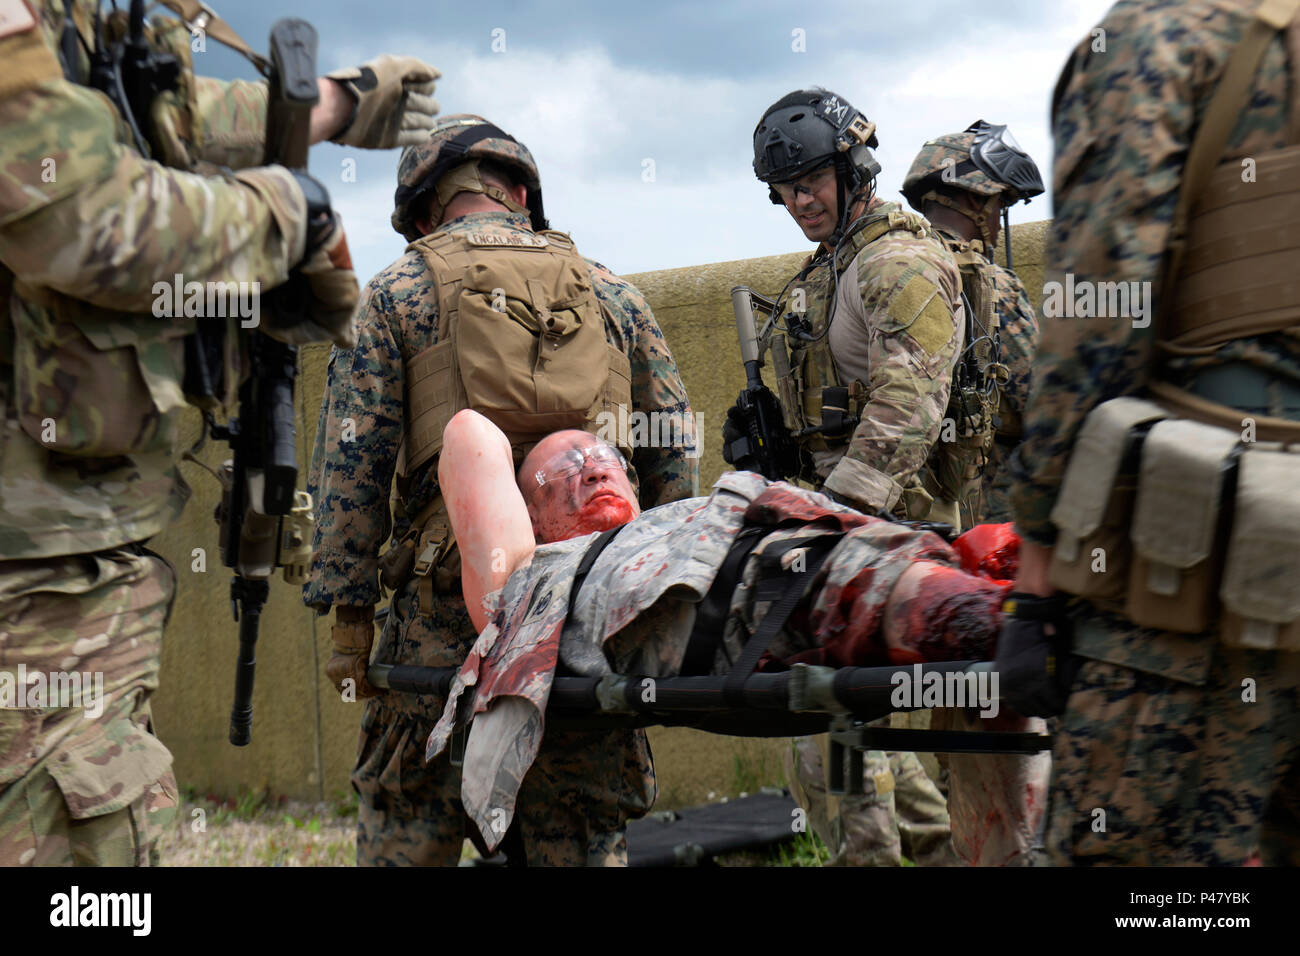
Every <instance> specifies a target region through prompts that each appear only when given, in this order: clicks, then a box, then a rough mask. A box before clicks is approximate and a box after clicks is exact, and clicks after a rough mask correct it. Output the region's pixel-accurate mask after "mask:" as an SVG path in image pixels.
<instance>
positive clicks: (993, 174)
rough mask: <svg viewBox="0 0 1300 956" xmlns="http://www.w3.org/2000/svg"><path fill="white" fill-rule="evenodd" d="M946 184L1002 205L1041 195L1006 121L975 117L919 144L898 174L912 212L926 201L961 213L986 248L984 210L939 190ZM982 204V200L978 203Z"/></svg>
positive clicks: (1038, 182) (1029, 162)
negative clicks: (909, 162)
mask: <svg viewBox="0 0 1300 956" xmlns="http://www.w3.org/2000/svg"><path fill="white" fill-rule="evenodd" d="M951 189H962V190H965V191H966V192H971V193H975V194H976V195H978V196H984V197H988V198H991V197H993V196H1002V198H1003V204H1002V206H1003V209H1004V210H1005V209H1006V208H1007V207H1008V206H1012V205H1014V204H1015V203H1017V202H1020V201H1021V200H1022V199H1023V200H1024V201H1025V202H1029V200H1030V199H1032V198H1033V197H1034V196H1038V195H1040V194H1041V193H1042V192H1043V179H1042V176H1041V175H1040V174H1039V172H1038V167H1037V166H1036V165H1034V161H1033V160H1032V159H1030V158H1029V155H1028V154H1027V153H1026V152H1025V151H1024V150H1022V149H1021V148H1020V145H1019V144H1018V143H1017V142H1016V140H1015V137H1013V136H1012V135H1011V131H1010V130H1008V129H1007V128H1006V126H994V125H992V124H990V123H986V122H984V121H983V120H976V121H975V122H974V123H972V124H971V125H970V126H968V127H966V129H965V130H964V131H962V132H960V133H950V134H948V135H947V136H940V137H938V138H936V139H932V140H930V141H929V142H927V143H926V144H925V145H924V146H922V147H921V151H920V152H919V153H918V154H917V156H916V159H914V160H912V166H911V168H910V169H909V170H908V171H907V176H906V177H905V178H904V179H903V189H902V193H903V196H904V198H905V199H907V202H908V205H910V206H911V207H912V208H913V209H915V210H916V211H917V212H921V211H922V209H921V207H922V206H923V205H924V203H925V202H926V200H931V201H934V202H937V203H940V204H941V205H944V206H947V207H949V208H950V209H953V210H955V211H957V212H959V213H961V214H962V215H963V216H965V217H966V218H968V219H970V220H972V221H973V222H974V223H975V224H976V225H977V226H979V229H980V232H981V233H982V234H983V235H984V238H985V242H986V243H988V245H989V246H990V248H991V246H992V243H989V242H988V240H989V238H990V237H991V235H992V233H991V231H990V230H989V228H988V222H987V213H985V212H979V213H976V212H973V211H972V210H970V209H969V208H967V207H965V206H962V205H960V204H958V203H956V202H954V201H953V200H952V199H950V198H948V197H947V196H945V195H944V194H943V191H944V190H951ZM986 206H987V199H986V201H985V202H984V203H982V204H981V208H984V207H986Z"/></svg>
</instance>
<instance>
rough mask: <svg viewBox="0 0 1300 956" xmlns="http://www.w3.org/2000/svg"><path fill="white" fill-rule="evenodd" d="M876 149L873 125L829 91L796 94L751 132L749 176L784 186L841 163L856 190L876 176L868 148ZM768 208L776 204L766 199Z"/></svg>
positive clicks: (782, 100)
mask: <svg viewBox="0 0 1300 956" xmlns="http://www.w3.org/2000/svg"><path fill="white" fill-rule="evenodd" d="M877 145H879V142H878V140H877V139H876V124H875V123H873V122H871V121H870V120H869V119H867V118H866V117H865V116H863V115H862V114H861V113H860V112H858V111H857V110H856V109H854V108H853V105H852V104H851V103H849V101H848V100H846V99H844V98H843V97H840V96H837V95H836V94H834V93H832V92H830V91H829V90H823V89H811V90H796V91H795V92H793V93H788V94H786V95H785V96H783V97H781V98H780V99H779V100H777V101H776V102H775V103H773V104H772V105H771V106H769V107H768V108H767V112H765V113H764V114H763V118H762V119H761V120H759V121H758V126H757V127H755V129H754V175H756V176H757V177H758V178H759V179H760V180H762V181H763V182H765V183H768V184H771V183H788V182H790V181H792V180H795V179H798V178H799V177H801V176H803V175H805V174H807V173H810V172H812V171H813V170H815V169H818V168H820V167H822V166H825V165H826V164H827V163H829V162H831V161H833V160H836V159H842V160H843V162H842V164H837V165H841V166H842V171H843V172H845V173H848V174H849V176H850V177H851V180H852V181H851V182H849V183H848V184H847V185H849V186H850V187H851V188H852V189H854V190H856V189H858V188H861V187H862V186H865V185H867V184H868V183H869V182H870V181H871V180H872V179H874V178H875V177H876V175H877V174H878V173H879V172H880V166H879V164H878V163H877V162H876V160H875V157H873V156H872V155H871V150H870V149H868V147H870V146H877ZM772 202H774V203H780V202H781V200H780V199H779V198H778V197H777V196H776V193H775V192H773V193H772Z"/></svg>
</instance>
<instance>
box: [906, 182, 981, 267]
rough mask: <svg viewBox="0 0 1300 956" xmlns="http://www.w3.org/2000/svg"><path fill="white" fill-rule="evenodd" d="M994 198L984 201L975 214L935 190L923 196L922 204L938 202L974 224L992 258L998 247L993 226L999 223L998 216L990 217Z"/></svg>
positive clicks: (968, 208)
mask: <svg viewBox="0 0 1300 956" xmlns="http://www.w3.org/2000/svg"><path fill="white" fill-rule="evenodd" d="M994 198H995V197H993V196H990V197H988V198H987V199H986V200H984V202H983V203H981V204H980V207H979V212H974V211H973V210H972V209H971V208H970V207H969V206H966V205H962V204H961V203H958V202H956V201H955V200H952V199H949V198H948V197H947V196H945V195H943V193H941V192H939V191H938V190H934V189H932V190H930V192H928V193H926V194H925V195H924V196H922V197H921V202H922V203H925V202H936V203H938V204H939V205H940V206H947V207H948V208H949V209H951V210H952V211H953V212H955V213H958V214H959V215H962V216H965V217H966V218H967V219H969V220H970V221H971V222H973V223H974V224H975V227H976V228H977V229H979V232H980V238H981V239H983V240H984V248H985V249H986V250H987V252H988V255H990V256H991V255H992V254H993V248H994V246H995V245H996V243H995V242H994V241H993V225H995V224H996V223H997V221H998V219H997V216H990V215H989V204H990V203H991V202H992V201H993V199H994Z"/></svg>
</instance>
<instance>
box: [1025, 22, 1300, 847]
mask: <svg viewBox="0 0 1300 956" xmlns="http://www.w3.org/2000/svg"><path fill="white" fill-rule="evenodd" d="M1254 6H1255V4H1253V3H1251V2H1247V0H1214V2H1210V0H1189V2H1185V3H1170V2H1165V0H1141V2H1136V0H1134V2H1121V3H1118V4H1116V5H1115V6H1114V7H1113V8H1111V10H1110V12H1109V13H1108V14H1107V15H1106V17H1105V18H1104V19H1103V20H1102V22H1101V24H1100V26H1101V29H1102V30H1104V32H1105V44H1106V47H1105V52H1104V53H1103V52H1094V51H1093V49H1092V48H1093V45H1094V44H1095V43H1096V42H1097V41H1096V39H1095V38H1094V37H1093V36H1092V35H1090V36H1089V37H1088V38H1086V39H1084V40H1083V41H1082V42H1081V43H1080V44H1079V45H1078V47H1076V49H1075V50H1074V52H1073V54H1072V55H1071V57H1070V60H1069V61H1068V62H1067V64H1066V67H1065V69H1064V71H1063V73H1062V75H1061V78H1060V80H1059V82H1058V84H1057V91H1056V97H1055V102H1054V107H1053V134H1054V139H1055V154H1056V159H1055V166H1054V170H1053V177H1052V178H1053V182H1054V184H1055V195H1054V197H1053V208H1054V210H1055V218H1054V219H1053V220H1052V225H1051V230H1050V234H1049V240H1048V246H1047V270H1046V276H1045V278H1046V280H1047V281H1057V282H1060V281H1063V279H1064V276H1065V275H1066V274H1072V275H1073V276H1074V281H1075V283H1076V285H1077V284H1078V283H1080V282H1098V281H1131V282H1147V283H1151V288H1152V289H1154V290H1155V292H1156V299H1157V301H1159V300H1160V298H1161V295H1160V290H1159V281H1160V274H1161V267H1162V259H1163V257H1164V254H1165V248H1166V244H1167V242H1168V238H1169V230H1170V225H1171V223H1172V220H1173V217H1174V210H1175V207H1176V205H1177V200H1178V191H1179V187H1180V185H1181V178H1182V177H1181V175H1180V171H1181V169H1182V168H1183V164H1184V163H1185V161H1186V156H1187V151H1188V148H1189V145H1190V143H1191V141H1192V138H1193V136H1194V135H1195V133H1196V131H1197V129H1198V128H1199V123H1200V121H1201V118H1202V116H1203V115H1204V110H1205V108H1206V105H1207V103H1208V101H1209V99H1210V96H1211V91H1212V90H1213V88H1214V86H1215V84H1216V83H1217V82H1218V81H1219V79H1220V78H1221V76H1222V74H1223V69H1224V65H1225V63H1226V61H1227V58H1228V56H1229V54H1230V52H1231V51H1232V49H1233V48H1234V47H1235V45H1236V44H1237V42H1238V41H1239V40H1240V38H1241V36H1242V33H1243V30H1244V28H1245V26H1246V25H1247V24H1248V22H1249V20H1250V17H1251V15H1252V12H1253V9H1254ZM1291 31H1292V32H1291V35H1290V37H1289V38H1288V37H1284V36H1281V35H1279V36H1277V37H1276V38H1275V39H1274V40H1273V41H1272V42H1271V43H1270V45H1269V48H1268V49H1267V50H1266V52H1265V54H1264V57H1263V59H1262V61H1261V64H1260V67H1259V70H1258V72H1257V73H1256V74H1255V79H1254V85H1253V92H1252V94H1251V99H1250V106H1249V108H1248V109H1247V110H1245V111H1244V112H1242V114H1241V116H1240V118H1239V119H1238V121H1237V123H1236V126H1235V128H1234V130H1233V132H1232V134H1231V135H1230V137H1229V139H1228V147H1227V149H1226V152H1225V155H1224V161H1225V162H1228V163H1236V162H1238V161H1239V160H1241V159H1242V158H1243V157H1248V156H1251V155H1257V154H1260V153H1263V152H1265V151H1268V150H1271V149H1276V148H1279V147H1282V146H1285V145H1287V144H1288V142H1289V139H1288V129H1292V128H1294V127H1293V126H1292V125H1291V122H1290V117H1291V116H1292V115H1293V114H1294V110H1295V103H1294V102H1289V100H1288V88H1289V87H1290V85H1291V77H1292V76H1293V74H1294V64H1288V45H1289V49H1290V50H1292V51H1294V50H1295V49H1297V48H1300V46H1298V45H1297V35H1296V32H1295V31H1296V26H1295V25H1294V24H1293V25H1292V27H1291ZM1189 42H1194V46H1195V49H1196V56H1195V57H1192V58H1189V57H1188V56H1187V55H1186V53H1187V50H1188V49H1189V46H1188V44H1189ZM1293 95H1294V94H1293ZM1041 325H1042V330H1041V339H1040V344H1039V351H1038V354H1037V356H1036V358H1035V361H1034V365H1033V383H1032V386H1031V391H1030V402H1029V409H1028V413H1027V416H1026V421H1025V441H1024V444H1023V445H1022V446H1021V448H1020V450H1019V451H1018V452H1017V454H1016V455H1015V456H1014V457H1013V469H1014V474H1015V485H1014V487H1013V491H1012V507H1013V511H1014V513H1015V517H1016V527H1017V530H1018V531H1020V533H1021V534H1023V535H1024V536H1025V537H1027V538H1028V539H1029V540H1031V541H1034V542H1036V543H1038V544H1040V545H1043V546H1045V547H1050V546H1051V545H1052V544H1053V543H1054V540H1055V531H1056V529H1055V526H1054V525H1053V524H1052V522H1051V519H1050V514H1051V510H1052V507H1053V505H1054V504H1055V502H1056V498H1057V496H1058V494H1059V490H1060V483H1061V479H1062V476H1063V474H1064V470H1065V466H1066V463H1067V461H1068V459H1069V454H1070V451H1071V448H1072V447H1073V445H1074V443H1075V439H1076V437H1077V435H1078V431H1079V428H1080V426H1081V424H1082V422H1083V419H1084V418H1085V417H1086V416H1087V414H1088V413H1089V412H1090V411H1091V410H1092V409H1093V408H1095V407H1096V406H1097V405H1098V404H1100V403H1102V402H1104V401H1107V400H1108V399H1111V398H1115V397H1118V396H1121V395H1135V394H1140V393H1141V390H1142V389H1143V387H1144V386H1145V385H1146V384H1147V382H1148V381H1149V377H1150V371H1151V368H1152V361H1153V355H1152V340H1153V338H1154V331H1155V328H1154V326H1155V324H1154V322H1153V323H1152V324H1151V326H1149V327H1147V328H1136V327H1134V324H1133V322H1132V321H1131V320H1129V319H1124V318H1120V319H1116V318H1091V319H1089V318H1055V317H1051V316H1048V315H1046V314H1044V315H1043V317H1042V322H1041ZM1237 358H1242V359H1244V360H1246V361H1248V362H1250V363H1251V364H1253V365H1256V366H1257V367H1260V368H1264V369H1268V370H1271V371H1273V372H1274V373H1275V374H1277V375H1279V376H1281V377H1283V378H1290V379H1292V380H1293V381H1300V340H1297V339H1296V338H1295V337H1294V336H1292V335H1288V334H1286V333H1277V334H1272V335H1267V336H1261V337H1258V338H1254V339H1246V340H1240V341H1237V342H1233V343H1230V344H1228V345H1225V346H1223V347H1222V348H1220V349H1218V350H1217V351H1216V352H1215V353H1214V354H1213V355H1209V356H1205V357H1201V358H1197V359H1194V360H1179V361H1178V362H1175V363H1174V365H1173V368H1172V373H1173V374H1174V375H1175V376H1181V375H1183V374H1186V373H1188V372H1189V371H1191V370H1193V369H1195V368H1197V367H1207V366H1217V365H1222V364H1225V363H1227V362H1229V361H1232V360H1235V359H1237ZM1073 616H1074V625H1075V631H1076V638H1075V652H1076V653H1078V654H1080V655H1082V656H1083V657H1085V658H1088V659H1089V661H1088V662H1085V664H1084V666H1083V668H1082V670H1081V671H1080V673H1079V675H1078V677H1077V678H1076V682H1075V684H1074V687H1073V693H1072V695H1071V696H1070V699H1069V703H1068V707H1067V710H1066V712H1065V714H1064V716H1063V717H1062V728H1061V731H1060V733H1059V734H1058V736H1057V741H1056V748H1055V751H1054V753H1053V781H1052V790H1051V794H1050V803H1051V818H1050V821H1049V833H1050V835H1051V839H1050V841H1049V842H1050V844H1051V846H1050V849H1051V850H1052V851H1053V859H1054V861H1055V862H1057V863H1070V862H1073V863H1091V862H1133V863H1148V862H1167V863H1179V864H1211V865H1238V864H1240V863H1242V862H1244V861H1245V860H1246V858H1247V856H1248V855H1249V853H1250V851H1251V849H1252V847H1253V846H1255V845H1258V846H1259V848H1260V850H1261V854H1262V856H1263V857H1264V858H1265V860H1266V861H1268V862H1274V863H1281V862H1287V863H1290V864H1292V865H1294V864H1296V863H1300V853H1298V852H1297V845H1298V843H1300V841H1298V840H1297V838H1296V834H1297V833H1298V832H1300V824H1298V822H1297V806H1300V783H1298V782H1297V780H1298V778H1297V766H1296V759H1297V758H1296V751H1295V746H1294V741H1295V740H1296V732H1297V731H1296V726H1295V692H1296V691H1295V687H1296V676H1295V675H1296V659H1295V655H1288V654H1285V653H1273V654H1266V653H1262V652H1255V653H1254V654H1253V655H1251V656H1249V657H1248V658H1243V657H1241V656H1240V654H1241V652H1230V651H1228V650H1226V649H1225V648H1223V647H1222V645H1221V644H1220V643H1219V642H1218V641H1217V639H1216V634H1215V633H1214V631H1213V630H1211V631H1210V632H1208V633H1206V634H1202V635H1183V634H1172V633H1167V632H1161V631H1154V630H1150V629H1146V628H1139V627H1136V626H1134V625H1133V624H1132V623H1131V622H1130V621H1128V620H1126V619H1125V618H1122V617H1118V616H1116V615H1112V614H1109V613H1106V612H1104V611H1102V610H1100V609H1098V608H1096V607H1094V606H1093V605H1091V604H1089V603H1087V602H1083V601H1079V602H1076V606H1075V609H1074V612H1073ZM1246 678H1250V679H1251V680H1252V681H1254V682H1255V686H1256V694H1257V701H1258V702H1256V703H1247V702H1244V701H1243V700H1242V693H1243V685H1242V681H1243V680H1245V679H1246ZM1282 741H1288V742H1289V743H1287V744H1282V743H1281V742H1282ZM1266 806H1267V808H1268V809H1267V810H1266ZM1097 809H1101V810H1104V811H1105V812H1106V820H1107V823H1106V830H1105V832H1097V833H1093V832H1092V830H1091V827H1092V822H1093V820H1094V819H1095V811H1096V810H1097ZM1266 814H1267V816H1266ZM1261 824H1262V827H1261ZM1085 831H1087V832H1085Z"/></svg>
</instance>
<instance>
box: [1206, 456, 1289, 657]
mask: <svg viewBox="0 0 1300 956" xmlns="http://www.w3.org/2000/svg"><path fill="white" fill-rule="evenodd" d="M1298 489H1300V453H1297V452H1286V451H1280V450H1266V449H1262V448H1257V449H1251V450H1250V451H1247V452H1246V453H1245V454H1243V455H1242V456H1241V460H1240V463H1239V465H1238V477H1237V495H1236V505H1235V510H1234V515H1233V522H1232V533H1231V536H1230V538H1229V541H1228V557H1227V561H1226V564H1225V567H1224V574H1223V584H1222V586H1221V588H1220V590H1219V596H1220V597H1221V598H1222V599H1223V605H1224V613H1223V620H1222V625H1221V628H1220V636H1221V640H1222V641H1223V643H1224V644H1226V645H1228V646H1229V647H1241V648H1254V649H1262V650H1285V651H1300V490H1298Z"/></svg>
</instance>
